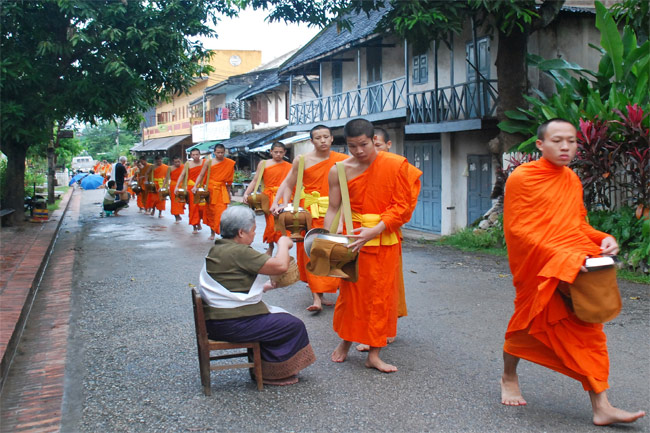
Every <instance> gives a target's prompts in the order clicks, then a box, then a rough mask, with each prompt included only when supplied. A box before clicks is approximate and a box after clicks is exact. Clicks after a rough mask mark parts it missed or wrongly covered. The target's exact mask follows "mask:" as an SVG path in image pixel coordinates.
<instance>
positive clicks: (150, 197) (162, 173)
mask: <svg viewBox="0 0 650 433" xmlns="http://www.w3.org/2000/svg"><path fill="white" fill-rule="evenodd" d="M151 169H152V170H153V182H154V183H155V184H156V190H158V189H160V188H161V187H162V186H163V184H164V183H165V177H167V170H169V166H168V165H166V164H161V165H160V167H156V166H155V165H153V166H151ZM165 202H166V200H160V196H159V195H158V193H150V194H147V209H154V208H156V209H158V210H165Z"/></svg>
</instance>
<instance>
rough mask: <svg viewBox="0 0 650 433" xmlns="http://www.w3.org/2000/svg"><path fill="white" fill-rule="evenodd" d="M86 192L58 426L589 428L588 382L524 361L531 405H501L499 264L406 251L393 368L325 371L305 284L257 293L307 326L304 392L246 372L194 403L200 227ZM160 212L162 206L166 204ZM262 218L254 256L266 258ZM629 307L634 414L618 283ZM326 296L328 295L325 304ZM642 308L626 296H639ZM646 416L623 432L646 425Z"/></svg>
mask: <svg viewBox="0 0 650 433" xmlns="http://www.w3.org/2000/svg"><path fill="white" fill-rule="evenodd" d="M75 194H81V195H82V200H81V211H80V214H79V231H78V232H75V231H74V230H63V231H62V232H61V234H60V238H61V239H60V241H61V240H65V239H66V237H73V238H74V239H76V241H75V242H76V244H75V250H76V257H75V264H74V272H73V275H74V278H73V288H72V293H73V295H72V316H71V323H70V326H71V328H70V329H71V330H70V338H69V343H68V355H67V361H66V370H65V371H66V374H65V381H66V382H65V394H64V403H63V413H62V419H63V422H62V431H67V432H116V431H128V432H150V431H160V432H163V431H164V432H167V431H178V432H187V431H232V432H247V431H391V432H402V431H440V432H456V431H464V432H541V431H544V432H592V431H603V429H602V428H599V427H595V426H593V425H592V423H591V407H590V403H589V399H588V396H587V393H586V392H584V391H583V390H582V387H581V385H580V384H579V383H578V382H577V381H574V380H573V379H570V378H568V377H565V376H562V375H560V374H558V373H555V372H552V371H550V370H548V369H545V368H543V367H540V366H537V365H533V364H531V363H528V362H525V361H523V362H522V363H521V364H520V382H521V386H522V392H523V394H524V397H525V398H526V400H527V401H528V406H527V407H519V408H516V407H504V406H502V405H501V404H500V392H499V377H500V373H501V367H502V360H501V354H502V352H501V348H502V344H503V335H504V332H505V329H506V325H507V322H508V320H509V318H510V315H511V313H512V310H513V305H512V301H513V298H514V288H513V287H512V279H511V275H510V272H509V269H508V264H507V259H506V258H505V257H495V256H488V255H482V254H470V253H463V252H459V251H457V250H455V249H451V248H447V247H441V246H435V245H428V244H421V243H418V242H416V241H407V242H406V243H405V244H404V250H403V251H404V257H403V258H404V278H405V286H406V296H407V305H408V310H409V316H408V317H405V318H402V319H400V320H399V323H398V334H397V340H396V341H395V343H393V344H391V345H389V346H388V347H387V348H385V349H384V350H383V351H382V357H383V358H384V359H385V360H386V361H387V362H389V363H392V364H394V365H396V366H397V367H398V368H399V371H398V372H397V373H394V374H381V373H379V372H377V371H376V370H369V369H367V368H365V367H364V360H365V354H361V353H359V352H357V351H356V350H355V349H354V348H353V349H352V350H351V351H350V354H349V357H348V359H347V361H346V362H344V363H342V364H336V363H333V362H331V361H330V359H329V357H330V353H331V351H332V350H333V349H334V347H335V346H336V344H337V343H338V337H337V335H336V334H335V333H334V332H333V330H332V315H333V308H332V307H329V308H328V307H325V309H324V311H323V312H322V313H320V314H316V315H314V314H312V313H309V312H307V311H305V308H306V307H307V306H308V305H309V304H310V301H311V295H310V292H309V291H308V289H307V288H306V286H305V285H304V283H302V282H299V283H297V284H295V285H293V286H290V287H287V288H282V289H277V290H275V291H272V292H270V293H267V294H266V296H265V301H266V302H267V303H268V304H270V305H277V306H280V307H283V308H285V309H286V310H288V311H289V312H290V313H292V314H294V315H296V316H297V317H299V318H301V319H302V320H303V321H304V322H305V324H306V326H307V329H308V331H309V336H310V340H311V343H312V346H313V348H314V351H315V352H316V356H317V361H316V363H315V364H313V365H312V366H310V367H308V368H307V369H305V370H303V371H302V372H301V374H300V375H299V377H300V382H299V383H298V384H296V385H293V386H288V387H272V386H266V387H265V388H264V391H262V392H258V391H257V390H256V388H255V384H254V382H252V381H251V380H250V379H249V376H248V372H247V371H246V370H242V369H239V370H228V371H223V372H213V373H212V391H213V394H212V396H211V397H206V396H204V395H203V393H202V389H201V384H200V379H199V369H198V361H197V352H196V340H195V336H194V324H193V318H192V304H191V300H190V293H189V292H190V286H191V285H198V276H199V271H200V269H201V266H202V264H203V257H204V256H205V254H206V253H207V251H208V249H209V248H210V245H211V243H210V241H208V239H207V238H208V236H209V228H208V227H204V229H203V230H202V231H201V232H200V234H199V235H192V234H191V227H190V226H189V225H188V224H187V213H186V215H184V216H183V218H184V221H183V222H182V223H181V224H174V223H173V217H171V215H169V211H168V210H167V211H166V212H165V214H164V218H158V217H157V216H156V217H151V216H148V215H144V214H141V213H138V210H137V207H136V205H135V201H132V202H131V207H130V208H129V209H126V210H125V211H123V212H122V215H121V216H119V217H109V218H100V217H99V203H100V202H101V199H102V196H103V191H102V190H95V191H82V190H77V191H76V192H75ZM168 206H169V204H168ZM263 228H264V220H263V217H261V216H258V218H257V233H258V236H257V238H256V240H255V243H254V244H253V247H254V248H256V249H258V250H263V245H262V243H261V233H262V231H263ZM619 284H620V288H621V293H622V296H623V311H622V313H621V315H620V316H619V317H617V318H616V319H615V320H614V321H612V322H610V323H609V324H607V325H606V327H605V330H606V332H607V335H608V341H609V349H610V362H611V373H610V381H609V383H610V387H611V388H610V391H609V396H610V401H611V402H612V403H613V404H614V405H616V406H618V407H621V408H624V409H628V410H638V409H643V410H646V411H647V410H648V409H650V407H649V406H648V402H650V386H649V384H650V382H649V378H650V371H649V368H650V367H649V366H650V363H649V362H648V360H649V359H650V344H649V342H648V335H649V334H650V332H649V331H650V314H648V313H649V306H650V299H649V298H650V293H649V289H650V287H649V286H647V285H641V284H633V283H629V282H625V281H620V282H619ZM326 297H329V298H331V299H333V298H334V295H326ZM636 297H638V299H632V298H636ZM649 429H650V420H649V419H648V417H646V418H644V419H641V420H640V421H638V422H636V423H635V424H633V425H630V426H626V427H625V431H634V432H637V431H649Z"/></svg>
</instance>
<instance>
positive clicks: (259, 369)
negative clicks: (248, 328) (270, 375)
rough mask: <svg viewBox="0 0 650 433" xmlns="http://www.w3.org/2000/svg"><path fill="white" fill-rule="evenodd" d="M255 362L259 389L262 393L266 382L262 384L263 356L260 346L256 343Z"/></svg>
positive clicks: (254, 349)
mask: <svg viewBox="0 0 650 433" xmlns="http://www.w3.org/2000/svg"><path fill="white" fill-rule="evenodd" d="M253 362H254V363H255V379H257V389H258V391H262V390H263V389H264V382H262V355H261V354H260V344H259V343H255V346H254V347H253Z"/></svg>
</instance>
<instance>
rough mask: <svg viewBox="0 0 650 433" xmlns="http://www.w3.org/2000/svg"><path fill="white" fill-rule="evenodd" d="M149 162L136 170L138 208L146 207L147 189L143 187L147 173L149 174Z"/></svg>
mask: <svg viewBox="0 0 650 433" xmlns="http://www.w3.org/2000/svg"><path fill="white" fill-rule="evenodd" d="M150 167H151V164H147V165H145V166H144V167H142V168H141V169H140V170H139V171H138V186H140V189H141V190H142V191H140V194H138V207H139V208H140V209H146V208H147V206H146V205H147V195H148V194H147V190H146V188H145V185H144V183H145V181H146V180H147V175H148V174H149V168H150Z"/></svg>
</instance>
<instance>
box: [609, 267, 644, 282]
mask: <svg viewBox="0 0 650 433" xmlns="http://www.w3.org/2000/svg"><path fill="white" fill-rule="evenodd" d="M616 276H617V277H618V278H620V279H622V280H627V281H631V282H633V283H640V284H650V275H646V274H640V273H637V272H632V271H629V270H627V269H619V270H618V271H616Z"/></svg>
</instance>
